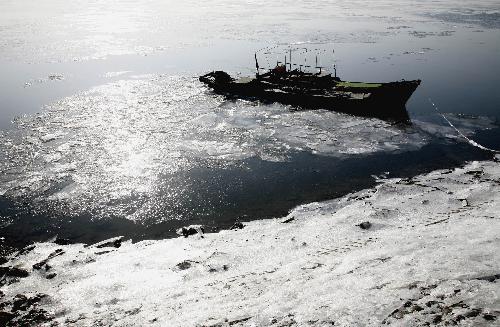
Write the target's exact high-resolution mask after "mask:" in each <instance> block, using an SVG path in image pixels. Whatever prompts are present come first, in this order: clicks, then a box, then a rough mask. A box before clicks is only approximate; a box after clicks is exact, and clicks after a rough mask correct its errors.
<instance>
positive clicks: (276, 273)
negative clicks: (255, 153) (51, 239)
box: [0, 155, 500, 326]
mask: <svg viewBox="0 0 500 327" xmlns="http://www.w3.org/2000/svg"><path fill="white" fill-rule="evenodd" d="M499 159H500V157H499V156H498V155H497V156H496V157H495V159H494V160H493V161H482V162H471V163H468V164H466V165H465V166H464V167H462V168H455V169H446V170H438V171H434V172H431V173H428V174H423V175H419V176H416V177H412V178H405V179H402V178H394V179H388V180H383V181H381V182H380V184H378V185H377V186H375V187H374V188H369V189H365V190H362V191H360V192H355V193H352V194H348V195H346V196H344V197H341V198H338V199H334V200H329V201H325V202H319V203H318V202H314V203H311V204H307V205H303V206H299V207H297V208H295V209H294V210H292V211H291V212H290V214H289V215H288V216H287V217H284V218H277V219H268V220H256V221H251V222H245V223H243V225H244V226H243V228H242V229H239V228H238V227H241V226H235V228H237V229H234V230H223V231H220V232H218V233H210V234H203V235H202V234H198V233H197V234H194V235H190V236H189V237H186V238H184V237H179V238H174V239H166V240H159V241H141V242H138V243H135V244H132V242H130V241H122V240H121V239H119V238H115V239H112V240H110V241H108V242H101V243H98V244H96V245H91V246H85V245H83V244H71V245H64V244H63V243H64V241H61V240H60V241H59V242H58V243H60V244H56V243H37V244H36V246H34V247H31V248H30V249H29V251H28V250H27V251H25V252H26V253H24V254H21V255H17V256H13V257H12V258H9V261H8V262H6V263H4V264H3V265H2V266H1V267H2V272H3V275H6V276H4V283H5V285H3V286H2V287H1V293H0V302H1V303H2V304H0V321H1V319H6V320H4V321H10V323H11V324H15V323H21V324H22V323H27V322H31V323H33V322H38V323H40V324H42V323H45V324H47V325H52V324H54V325H55V324H60V325H75V326H80V325H105V326H108V325H115V326H126V325H141V324H144V323H147V324H151V325H158V326H162V325H165V324H167V325H169V326H331V325H333V324H334V325H335V326H353V325H356V326H380V325H383V324H387V325H397V326H417V325H418V326H420V325H426V324H429V325H446V324H452V325H453V324H458V325H471V324H472V325H474V326H491V325H493V324H494V323H498V321H499V320H500V282H499V281H497V279H500V253H499V252H498V249H499V248H500V234H499V232H498V231H499V230H500V201H499V199H500V164H499V163H498V160H499ZM366 222H369V223H370V224H366ZM16 269H17V270H16ZM9 275H11V276H9ZM37 294H39V295H37ZM23 296H24V297H23ZM29 319H31V320H29ZM36 319H39V320H36Z"/></svg>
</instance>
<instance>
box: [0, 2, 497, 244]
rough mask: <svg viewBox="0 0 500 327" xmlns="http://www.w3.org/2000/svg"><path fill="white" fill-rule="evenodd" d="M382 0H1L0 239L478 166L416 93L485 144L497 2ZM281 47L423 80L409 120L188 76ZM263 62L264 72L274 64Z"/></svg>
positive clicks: (234, 210)
mask: <svg viewBox="0 0 500 327" xmlns="http://www.w3.org/2000/svg"><path fill="white" fill-rule="evenodd" d="M395 3H396V2H394V1H374V2H370V1H368V2H366V1H365V2H357V1H350V2H343V1H337V2H334V1H319V2H315V4H314V5H313V4H306V3H305V4H300V5H298V4H294V3H290V4H288V5H287V6H284V7H280V6H278V7H276V6H275V5H272V4H268V3H264V2H262V3H260V2H259V3H256V4H234V3H232V2H224V1H215V2H211V5H210V6H208V5H207V4H206V3H203V4H202V3H199V2H196V1H188V2H185V3H182V4H171V3H169V2H160V1H135V2H120V3H115V2H109V3H103V2H99V1H90V2H83V1H82V2H80V1H75V2H72V3H71V4H64V5H63V4H60V3H59V2H57V1H55V0H54V1H51V2H49V3H48V4H47V3H46V4H45V5H44V7H43V8H38V9H39V10H37V8H32V9H29V10H25V11H23V10H20V9H19V8H23V3H22V1H21V2H11V1H7V2H5V3H2V5H0V12H2V14H0V18H2V19H0V21H1V22H2V23H0V37H1V39H2V42H1V43H0V54H2V56H1V58H2V59H1V61H0V73H1V74H0V84H1V85H2V88H1V90H0V106H1V108H0V110H1V116H0V226H1V227H0V234H1V236H2V237H4V239H3V247H9V246H22V245H24V244H26V243H29V242H31V241H38V240H46V239H49V238H51V237H54V236H56V235H58V236H59V237H64V238H70V239H72V240H73V241H83V242H95V241H98V240H101V239H103V238H106V237H110V236H116V235H125V236H127V237H131V238H133V239H134V240H140V239H149V238H155V239H159V238H164V237H171V236H172V235H174V231H175V229H176V228H178V227H180V226H184V225H187V224H193V223H200V224H203V225H206V226H207V227H208V229H209V230H217V229H219V228H227V227H229V226H230V225H231V224H232V223H234V222H235V221H237V220H243V221H245V220H252V219H262V218H270V217H277V216H282V215H285V214H286V213H287V212H288V211H289V210H290V209H292V208H294V207H295V206H297V205H300V204H304V203H310V202H314V201H321V200H326V199H331V198H335V197H338V196H341V195H344V194H347V193H349V192H352V191H355V190H360V189H362V188H365V187H370V186H373V185H374V184H375V183H376V178H375V176H386V177H401V176H404V177H409V176H414V175H416V174H419V173H422V172H427V171H431V170H434V169H440V168H451V167H456V166H459V165H461V164H463V163H464V162H466V161H470V160H486V159H489V158H491V156H492V155H491V154H490V153H488V152H484V151H482V150H479V149H477V148H474V147H473V146H471V145H469V144H468V143H466V142H464V141H463V140H462V139H460V138H459V137H458V135H457V133H456V131H455V130H453V129H452V128H450V127H449V126H448V125H447V124H446V123H445V122H444V120H443V119H442V117H440V116H439V115H437V114H436V112H435V111H434V109H433V107H432V106H431V105H430V102H429V99H432V101H433V102H435V103H436V104H437V105H438V107H439V109H440V110H441V111H442V112H445V113H446V116H447V117H448V118H449V119H450V120H451V121H452V122H453V124H455V125H456V126H457V127H458V128H459V129H460V130H461V131H462V132H464V133H465V134H466V135H468V136H470V137H471V138H473V139H474V140H475V141H477V142H479V143H481V144H483V145H485V146H488V147H490V148H494V149H500V129H499V127H498V121H499V118H500V114H499V110H498V109H499V105H500V92H498V91H497V89H498V85H500V74H499V73H500V61H499V60H498V58H500V42H499V41H500V30H499V26H500V25H499V23H498V19H499V12H500V6H499V5H498V4H496V3H495V2H491V1H479V2H477V1H476V2H472V1H471V2H467V1H466V2H464V3H463V4H462V8H460V9H457V8H456V7H455V6H454V5H453V3H452V2H451V1H441V2H419V3H418V5H415V4H414V2H411V1H408V2H405V1H399V2H397V6H395ZM361 4H362V5H361ZM34 7H36V5H34ZM256 8H259V9H258V10H257V9H256ZM283 8H286V9H283ZM1 9H3V10H1ZM139 9H140V10H139ZM277 9H280V10H277ZM270 12H274V13H276V14H273V15H271V14H270ZM47 17H51V19H47ZM60 26H66V27H67V28H65V29H61V28H60ZM278 43H279V44H283V46H284V47H286V45H287V44H295V45H296V46H302V44H305V45H307V46H308V47H314V48H325V49H331V48H333V47H334V48H335V56H331V55H329V54H328V55H326V54H325V55H324V56H323V57H322V58H320V60H321V61H322V62H321V64H323V65H326V66H330V67H331V65H333V63H336V65H337V67H338V72H339V74H340V76H341V77H342V78H343V79H345V80H357V81H391V80H399V79H402V78H404V79H416V78H420V79H422V81H423V82H422V85H421V86H420V87H419V88H418V89H417V91H416V92H415V94H414V95H413V97H412V98H411V99H410V101H409V102H408V105H407V109H408V112H409V114H410V117H411V119H412V124H411V125H409V126H401V125H391V124H390V123H387V122H382V121H379V120H376V119H362V118H357V117H350V116H347V115H343V114H337V113H334V112H329V111H323V110H319V111H300V112H296V111H293V110H292V109H293V108H289V107H286V106H282V105H278V104H275V105H263V104H258V103H251V102H246V101H227V100H225V99H223V98H221V97H219V96H215V95H213V94H212V93H210V91H209V90H207V89H206V88H204V87H203V86H202V85H201V84H200V83H199V82H198V81H197V79H196V77H197V76H198V75H199V74H202V73H204V72H206V71H209V70H212V69H224V70H227V71H230V72H232V73H233V74H241V75H249V74H252V73H253V71H252V67H253V65H254V63H253V52H254V51H255V50H257V49H260V48H262V47H265V46H269V45H275V44H278ZM267 57H268V58H263V59H262V62H261V64H262V65H263V64H265V63H266V60H265V59H267V61H268V62H269V65H272V63H273V62H275V60H276V58H275V56H274V55H269V56H267Z"/></svg>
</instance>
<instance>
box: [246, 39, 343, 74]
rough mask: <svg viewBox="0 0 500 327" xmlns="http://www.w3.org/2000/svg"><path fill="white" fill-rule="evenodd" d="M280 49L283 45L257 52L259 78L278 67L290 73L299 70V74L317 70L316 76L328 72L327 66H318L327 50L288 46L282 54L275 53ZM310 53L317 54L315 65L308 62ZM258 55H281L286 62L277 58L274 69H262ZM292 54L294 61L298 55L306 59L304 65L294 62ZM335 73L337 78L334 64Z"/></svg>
mask: <svg viewBox="0 0 500 327" xmlns="http://www.w3.org/2000/svg"><path fill="white" fill-rule="evenodd" d="M279 47H282V45H276V46H273V47H265V48H262V49H260V50H258V51H256V52H255V67H256V71H257V76H258V75H260V73H261V72H272V71H273V70H275V69H276V68H278V67H284V69H285V71H288V72H291V71H293V70H298V71H299V72H302V71H305V72H307V71H308V70H310V69H316V70H317V72H316V74H318V75H319V74H321V73H323V70H327V67H326V66H322V65H319V64H318V58H319V54H320V53H326V52H327V50H326V49H317V48H315V49H310V48H307V47H292V46H288V47H286V49H282V50H281V53H279V52H275V51H273V50H275V49H277V48H279ZM283 52H285V53H283ZM308 52H316V53H315V57H314V59H315V64H314V65H312V64H308V62H307V54H308ZM334 53H335V50H334V49H332V54H334ZM257 54H263V55H264V56H266V55H268V56H269V55H278V54H279V55H280V56H283V58H284V60H283V61H282V60H281V59H279V57H277V59H276V65H275V66H274V67H270V66H271V65H268V67H261V66H260V65H259V60H258V57H257ZM292 54H293V58H294V59H295V56H296V55H297V54H298V56H299V57H300V56H302V57H303V59H304V63H303V64H301V63H296V62H293V61H292ZM333 73H334V76H335V77H337V66H336V64H333Z"/></svg>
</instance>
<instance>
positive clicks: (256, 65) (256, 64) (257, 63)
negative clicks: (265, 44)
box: [255, 52, 259, 76]
mask: <svg viewBox="0 0 500 327" xmlns="http://www.w3.org/2000/svg"><path fill="white" fill-rule="evenodd" d="M255 68H256V69H257V76H259V62H258V61H257V52H256V53H255Z"/></svg>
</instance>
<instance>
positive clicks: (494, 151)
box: [429, 98, 500, 153]
mask: <svg viewBox="0 0 500 327" xmlns="http://www.w3.org/2000/svg"><path fill="white" fill-rule="evenodd" d="M429 102H430V103H431V104H432V106H433V107H434V110H436V112H437V113H438V114H439V115H440V116H441V117H443V118H444V120H446V122H447V123H448V125H450V126H451V127H453V129H454V130H456V131H457V133H458V134H460V136H462V137H463V138H464V139H466V140H467V142H469V144H471V145H472V146H475V147H476V148H479V149H481V150H485V151H490V152H493V153H500V151H498V150H493V149H490V148H487V147H485V146H482V145H481V144H479V143H477V142H476V141H474V140H471V139H470V138H468V137H467V136H465V135H464V133H462V132H460V131H459V130H458V128H456V127H455V125H453V124H452V123H451V122H450V121H449V120H448V118H446V116H445V115H444V114H443V113H442V112H440V111H439V110H438V108H437V106H436V105H435V104H434V102H432V100H431V98H429Z"/></svg>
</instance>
